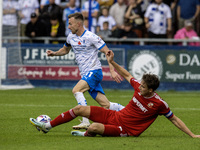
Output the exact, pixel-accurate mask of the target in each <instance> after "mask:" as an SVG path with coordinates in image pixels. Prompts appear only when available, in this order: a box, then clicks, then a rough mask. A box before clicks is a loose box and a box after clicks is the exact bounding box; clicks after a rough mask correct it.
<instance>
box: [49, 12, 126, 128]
mask: <svg viewBox="0 0 200 150" xmlns="http://www.w3.org/2000/svg"><path fill="white" fill-rule="evenodd" d="M68 18H69V26H68V28H69V29H70V30H71V33H69V35H68V37H67V40H66V43H65V44H64V46H63V47H62V48H60V49H59V50H58V51H56V52H54V51H52V50H47V55H48V56H62V55H66V54H68V53H69V51H70V49H71V48H73V50H74V53H75V56H76V58H75V60H76V62H77V64H78V66H79V70H80V74H81V80H79V82H78V83H77V84H76V85H75V87H74V88H73V90H72V92H73V94H74V96H75V98H76V100H77V102H78V104H79V105H83V106H86V105H87V101H86V99H85V97H84V95H83V93H84V92H86V91H88V92H89V93H90V95H91V96H92V98H93V99H95V100H96V101H97V102H98V103H99V104H100V105H101V106H102V107H104V108H107V109H111V110H116V111H119V110H121V109H123V108H124V106H122V105H120V104H118V103H112V102H109V100H108V99H107V98H106V96H105V93H104V91H103V89H102V87H101V85H100V82H101V80H102V79H103V73H102V68H101V63H100V61H99V59H98V52H99V51H100V52H102V53H105V54H106V53H107V52H108V51H109V49H108V47H107V46H106V44H105V42H104V41H103V40H102V39H101V38H100V37H99V36H97V35H96V34H94V33H92V32H90V31H87V30H85V29H84V27H83V22H84V17H83V15H82V14H81V13H74V14H71V15H69V16H68ZM106 57H107V56H106ZM109 67H110V73H111V76H112V78H113V79H114V80H115V81H116V82H117V83H120V82H121V77H120V76H119V75H118V73H116V72H115V71H114V67H113V66H112V65H111V64H110V63H109ZM89 125H90V123H89V120H88V119H87V118H84V117H83V121H82V122H81V124H79V125H76V126H73V128H74V129H87V128H88V127H89Z"/></svg>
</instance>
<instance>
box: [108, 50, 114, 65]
mask: <svg viewBox="0 0 200 150" xmlns="http://www.w3.org/2000/svg"><path fill="white" fill-rule="evenodd" d="M106 55H107V56H108V62H112V61H113V57H114V53H113V51H112V50H109V51H108V52H107V54H106Z"/></svg>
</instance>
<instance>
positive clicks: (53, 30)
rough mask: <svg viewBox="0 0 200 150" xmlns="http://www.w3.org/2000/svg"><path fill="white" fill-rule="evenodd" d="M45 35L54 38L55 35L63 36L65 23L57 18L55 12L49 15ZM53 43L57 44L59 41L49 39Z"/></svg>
mask: <svg viewBox="0 0 200 150" xmlns="http://www.w3.org/2000/svg"><path fill="white" fill-rule="evenodd" d="M47 35H48V36H50V37H52V38H55V37H64V36H65V24H64V23H63V21H60V20H59V19H58V16H56V15H55V14H53V15H51V17H50V25H49V27H48V29H47ZM51 43H53V44H58V43H59V42H58V41H56V40H53V41H51Z"/></svg>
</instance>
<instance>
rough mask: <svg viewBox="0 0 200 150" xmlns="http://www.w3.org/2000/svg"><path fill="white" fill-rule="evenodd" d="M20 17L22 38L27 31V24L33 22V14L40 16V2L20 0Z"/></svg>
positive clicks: (36, 0)
mask: <svg viewBox="0 0 200 150" xmlns="http://www.w3.org/2000/svg"><path fill="white" fill-rule="evenodd" d="M18 2H19V17H20V27H21V30H20V31H21V36H25V29H26V25H27V23H28V22H29V21H30V20H31V13H33V12H35V13H36V14H39V7H40V5H39V2H38V0H19V1H18Z"/></svg>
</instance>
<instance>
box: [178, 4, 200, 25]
mask: <svg viewBox="0 0 200 150" xmlns="http://www.w3.org/2000/svg"><path fill="white" fill-rule="evenodd" d="M199 3H200V2H199V0H179V1H178V7H177V18H178V27H179V29H181V28H182V27H184V21H185V20H190V21H192V24H194V23H195V19H196V18H197V16H198V14H199V6H200V4H199Z"/></svg>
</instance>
